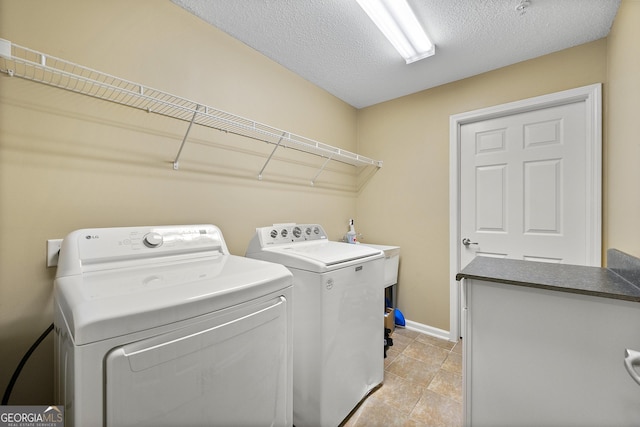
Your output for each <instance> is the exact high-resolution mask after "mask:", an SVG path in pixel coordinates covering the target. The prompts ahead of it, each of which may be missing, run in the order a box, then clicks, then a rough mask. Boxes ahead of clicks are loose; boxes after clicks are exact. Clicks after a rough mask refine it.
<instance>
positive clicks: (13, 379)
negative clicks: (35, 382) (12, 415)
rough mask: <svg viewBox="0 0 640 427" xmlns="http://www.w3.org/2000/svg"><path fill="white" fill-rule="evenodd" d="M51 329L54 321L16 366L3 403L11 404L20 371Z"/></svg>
mask: <svg viewBox="0 0 640 427" xmlns="http://www.w3.org/2000/svg"><path fill="white" fill-rule="evenodd" d="M51 331H53V323H52V324H51V325H49V327H48V328H47V330H46V331H44V332H43V333H42V335H40V337H39V338H38V339H37V340H36V342H34V343H33V345H32V346H31V348H29V350H27V352H26V353H25V354H24V356H23V357H22V360H21V361H20V363H19V364H18V367H17V368H16V370H15V372H14V373H13V375H12V376H11V381H9V384H8V385H7V389H6V390H5V391H4V396H2V404H3V405H8V404H9V396H11V391H12V390H13V386H14V385H15V384H16V381H17V379H18V376H19V375H20V372H22V368H24V365H25V364H26V363H27V360H29V357H31V353H33V352H34V351H35V349H36V348H38V346H39V345H40V343H41V342H42V341H43V340H44V339H45V338H46V337H47V335H49V333H50V332H51Z"/></svg>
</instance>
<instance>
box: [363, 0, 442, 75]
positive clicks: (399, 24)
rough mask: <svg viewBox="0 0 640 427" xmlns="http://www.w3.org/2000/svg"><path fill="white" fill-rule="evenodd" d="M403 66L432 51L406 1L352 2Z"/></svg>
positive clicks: (426, 37)
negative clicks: (395, 53) (403, 61)
mask: <svg viewBox="0 0 640 427" xmlns="http://www.w3.org/2000/svg"><path fill="white" fill-rule="evenodd" d="M356 1H357V2H358V4H359V5H360V7H361V8H362V9H364V11H365V12H366V13H367V15H369V18H371V20H372V21H373V22H374V24H376V26H377V27H378V28H379V29H380V31H382V34H384V35H385V37H386V38H387V39H388V40H389V41H390V42H391V44H392V45H393V47H395V48H396V50H397V51H398V53H400V55H401V56H402V57H403V58H404V60H405V61H406V62H407V64H410V63H412V62H415V61H418V60H420V59H424V58H427V57H429V56H431V55H433V54H434V53H435V51H436V48H435V45H434V44H433V43H432V42H431V40H429V37H428V36H427V34H426V33H425V32H424V29H423V28H422V26H421V25H420V23H419V22H418V18H416V16H415V15H414V13H413V11H412V10H411V7H410V6H409V4H408V3H407V1H406V0H356Z"/></svg>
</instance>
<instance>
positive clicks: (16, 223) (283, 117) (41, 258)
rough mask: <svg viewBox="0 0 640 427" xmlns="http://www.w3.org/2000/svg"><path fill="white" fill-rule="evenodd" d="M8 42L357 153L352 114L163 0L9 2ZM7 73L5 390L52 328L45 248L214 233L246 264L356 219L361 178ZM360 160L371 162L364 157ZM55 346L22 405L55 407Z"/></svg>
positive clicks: (2, 224) (1, 200)
mask: <svg viewBox="0 0 640 427" xmlns="http://www.w3.org/2000/svg"><path fill="white" fill-rule="evenodd" d="M0 38H3V39H7V40H10V41H11V42H13V43H15V44H18V45H22V46H25V47H29V48H32V49H35V50H38V51H41V52H44V53H47V54H49V55H53V56H57V57H60V58H63V59H66V60H69V61H72V62H75V63H77V64H80V65H84V66H87V67H90V68H94V69H96V70H100V71H102V72H105V73H109V74H112V75H115V76H118V77H121V78H125V79H128V80H130V81H134V82H138V83H142V84H144V85H147V86H149V87H153V88H157V89H161V90H164V91H167V92H169V93H173V94H176V95H179V96H181V97H184V98H188V99H192V100H194V101H196V102H202V103H204V104H206V105H208V106H211V107H215V108H218V109H222V110H225V111H229V112H232V113H234V114H237V115H240V116H244V117H248V118H251V119H253V120H256V121H258V122H262V123H265V124H268V125H270V126H273V127H276V128H280V129H284V130H286V131H290V132H293V133H296V134H299V135H303V136H305V137H308V138H312V139H315V140H318V141H322V142H324V143H327V144H330V145H334V146H337V147H340V148H343V149H346V150H349V151H356V143H357V140H356V131H357V121H356V114H357V111H356V110H355V109H354V108H353V107H351V106H349V105H347V104H345V103H344V102H342V101H340V100H338V99H337V98H335V97H333V96H331V95H330V94H328V93H326V92H325V91H323V90H321V89H319V88H317V87H316V86H314V85H312V84H311V83H309V82H307V81H305V80H303V79H302V78H300V77H298V76H296V75H294V74H293V73H291V72H289V71H288V70H286V69H284V68H283V67H281V66H280V65H278V64H276V63H275V62H273V61H270V60H269V59H267V58H265V57H264V56H262V55H260V54H258V53H257V52H255V51H254V50H252V49H251V48H249V47H248V46H246V45H244V44H242V43H240V42H238V41H236V40H234V39H232V38H230V37H229V36H227V35H226V34H224V33H222V32H220V31H218V30H216V29H215V28H213V27H211V26H209V25H208V24H206V23H204V22H203V21H201V20H199V19H198V18H196V17H195V16H193V15H191V14H189V13H188V12H186V11H184V10H183V9H181V8H179V7H178V6H176V5H174V4H172V3H170V2H169V1H168V0H167V1H157V0H136V1H129V0H110V1H102V0H57V1H46V0H33V1H14V0H0ZM187 125H188V124H187V123H186V122H180V121H176V120H173V119H169V118H165V117H161V116H156V115H153V114H149V113H146V112H143V111H138V110H134V109H131V108H127V107H123V106H120V105H116V104H111V103H108V102H105V101H101V100H96V99H92V98H89V97H86V96H80V95H77V94H74V93H71V92H68V91H64V90H60V89H56V88H52V87H48V86H44V85H40V84H38V83H33V82H29V81H24V80H21V79H18V78H15V77H13V78H11V77H8V76H6V75H5V74H2V75H0V389H1V391H4V388H5V386H6V385H7V383H8V381H9V378H10V376H11V374H12V372H13V370H14V368H15V367H16V366H17V364H18V362H19V361H20V358H21V357H22V355H23V354H24V353H25V351H26V350H27V349H28V348H29V346H30V345H31V344H32V343H33V342H34V341H35V340H36V338H37V337H38V336H39V335H40V333H41V332H43V331H44V330H45V329H46V328H47V326H48V325H49V324H50V323H51V322H52V319H53V316H52V312H53V304H52V288H53V286H52V285H53V279H54V274H55V268H49V269H47V268H46V267H45V246H46V240H47V239H53V238H62V237H64V236H65V235H66V234H67V233H69V232H70V231H72V230H75V229H79V228H87V227H116V226H133V225H153V224H194V223H213V224H216V225H218V226H219V227H220V228H221V229H222V232H223V234H224V236H225V238H226V240H227V243H228V246H229V248H230V250H231V252H232V253H234V254H237V255H243V254H244V251H245V249H246V246H247V244H248V242H249V240H250V238H251V237H252V236H253V233H254V230H255V228H256V227H258V226H264V225H269V224H272V223H276V222H317V223H321V224H322V225H323V226H324V227H325V228H326V229H327V231H328V233H329V235H330V237H331V238H332V239H335V240H337V239H339V238H341V236H342V235H343V234H344V233H345V232H346V231H348V227H347V221H348V219H349V218H351V217H353V216H354V215H355V199H356V196H357V186H358V185H359V183H361V181H362V175H358V173H359V172H362V173H364V174H365V175H366V174H371V173H373V174H374V175H375V170H374V171H370V170H368V171H367V170H364V171H363V170H358V169H356V168H354V167H352V166H348V165H344V164H341V163H336V162H332V163H330V164H329V165H328V166H327V169H326V170H325V171H324V172H323V173H322V174H321V175H320V176H319V177H318V180H317V182H316V185H315V186H313V187H312V186H311V185H310V180H311V179H312V178H313V177H314V176H315V174H316V173H317V171H318V170H319V169H320V167H321V166H322V164H323V163H324V159H323V158H320V157H316V156H311V155H308V154H304V153H300V152H296V151H294V150H290V149H279V150H278V151H277V152H276V153H275V155H274V157H273V160H272V161H271V163H269V165H268V166H267V168H266V170H265V171H264V174H263V175H264V177H263V180H262V181H259V180H258V179H257V174H258V172H259V171H260V169H261V168H262V166H263V165H264V163H265V161H266V159H267V157H268V155H269V153H271V150H272V148H273V146H272V145H267V144H266V143H262V142H258V141H254V140H250V139H246V138H242V137H238V136H234V135H228V134H225V133H222V132H219V131H215V130H212V129H205V128H199V127H194V128H193V129H192V131H191V134H190V136H189V140H188V143H187V145H186V146H185V148H184V150H183V152H182V156H181V158H180V169H179V170H177V171H176V170H173V167H172V161H173V159H174V158H175V156H176V154H177V152H178V148H179V146H180V142H181V141H182V138H183V136H184V134H185V132H186V130H187ZM362 154H365V155H366V153H362ZM52 342H53V340H52V337H51V336H49V337H48V338H47V339H46V340H45V341H44V343H43V344H42V346H41V348H39V349H38V350H37V351H36V352H35V353H34V355H33V356H32V359H31V360H30V361H29V362H28V364H27V365H26V367H25V370H24V371H23V374H22V376H21V377H20V378H19V380H18V383H17V384H16V387H15V389H14V391H13V394H12V397H11V400H10V401H9V403H11V404H48V403H52V399H53V391H52V387H53V384H52V378H53V375H52V370H53V359H52V354H53V353H52V351H53V345H52Z"/></svg>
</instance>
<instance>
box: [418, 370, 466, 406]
mask: <svg viewBox="0 0 640 427" xmlns="http://www.w3.org/2000/svg"><path fill="white" fill-rule="evenodd" d="M434 379H435V376H434V377H433V379H432V380H431V381H429V385H427V386H426V387H425V389H424V392H423V393H422V394H423V395H424V394H425V393H426V392H427V391H430V392H431V393H434V394H437V395H438V396H441V397H444V398H445V399H447V400H451V401H453V402H456V403H459V404H462V400H458V399H453V398H452V397H451V396H449V395H446V394H442V393H439V392H438V391H437V390H433V389H430V388H429V386H430V385H431V383H432V382H433V380H434ZM460 399H462V396H461V397H460Z"/></svg>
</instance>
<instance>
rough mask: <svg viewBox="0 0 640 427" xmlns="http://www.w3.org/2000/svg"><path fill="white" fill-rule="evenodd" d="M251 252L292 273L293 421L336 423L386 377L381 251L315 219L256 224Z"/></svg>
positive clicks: (311, 425)
mask: <svg viewBox="0 0 640 427" xmlns="http://www.w3.org/2000/svg"><path fill="white" fill-rule="evenodd" d="M246 256H247V257H251V258H257V259H262V260H266V261H271V262H276V263H280V264H283V265H285V266H287V267H288V268H289V270H290V271H291V272H292V273H293V300H294V304H293V423H294V425H295V426H296V427H337V426H338V425H339V424H340V423H341V422H342V421H343V420H344V419H345V418H346V417H347V416H348V415H349V413H350V412H351V411H352V410H353V409H354V408H355V407H356V406H357V405H358V403H359V402H360V401H361V400H362V399H363V398H364V397H366V396H367V395H368V394H369V392H370V391H372V390H373V389H375V388H376V387H377V386H378V385H380V384H381V383H382V381H383V375H384V285H383V282H384V254H383V252H382V251H380V250H379V249H375V248H371V247H368V246H364V245H356V244H348V243H343V242H334V241H329V240H328V239H327V234H326V233H325V231H324V229H323V228H322V227H321V226H320V225H318V224H275V225H273V226H270V227H262V228H258V229H257V230H256V234H255V236H254V237H253V239H252V240H251V242H250V244H249V247H248V249H247V253H246Z"/></svg>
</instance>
